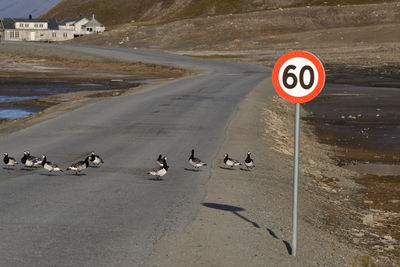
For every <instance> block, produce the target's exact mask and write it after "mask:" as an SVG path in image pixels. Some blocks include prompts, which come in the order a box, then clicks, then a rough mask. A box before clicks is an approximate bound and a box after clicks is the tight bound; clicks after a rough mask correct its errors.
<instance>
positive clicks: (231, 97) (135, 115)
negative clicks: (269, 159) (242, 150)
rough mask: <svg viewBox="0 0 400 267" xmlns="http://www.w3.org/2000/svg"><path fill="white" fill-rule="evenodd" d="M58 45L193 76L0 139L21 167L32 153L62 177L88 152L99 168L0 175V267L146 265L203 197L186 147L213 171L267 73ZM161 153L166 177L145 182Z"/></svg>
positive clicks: (202, 179) (201, 179) (200, 177)
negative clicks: (99, 160) (241, 107)
mask: <svg viewBox="0 0 400 267" xmlns="http://www.w3.org/2000/svg"><path fill="white" fill-rule="evenodd" d="M58 47H59V49H67V50H69V51H71V52H78V51H79V52H80V53H88V54H92V55H101V56H102V57H108V58H113V59H116V60H118V59H123V60H132V61H142V62H153V63H163V64H168V65H173V66H180V67H184V68H188V69H192V70H195V71H197V72H198V74H196V75H194V76H191V77H187V78H183V79H179V80H174V81H170V82H167V83H164V84H163V85H160V86H152V87H151V86H150V87H151V88H149V89H147V90H144V91H142V92H139V93H134V94H130V95H123V96H121V97H115V98H109V99H106V100H104V101H100V102H97V103H94V104H91V105H88V106H85V107H82V108H80V109H78V110H75V111H73V112H69V113H66V114H64V115H62V116H59V117H57V118H55V119H52V120H49V121H46V122H43V123H40V124H37V125H34V126H32V127H29V128H26V129H24V130H21V131H19V132H16V133H14V134H11V135H9V136H6V137H4V138H2V139H0V147H1V151H3V152H5V151H7V152H8V153H9V154H10V155H13V156H15V157H17V158H18V160H19V159H20V158H21V157H22V152H23V151H24V150H30V151H31V153H32V154H34V155H41V154H46V155H47V158H48V160H50V161H54V162H55V163H57V164H58V165H59V166H61V167H62V168H63V169H64V170H65V168H66V167H67V166H68V164H70V163H72V162H74V161H77V160H81V159H83V158H84V157H85V156H86V155H88V154H89V153H90V152H91V151H96V152H97V153H98V154H99V155H101V156H102V157H103V159H104V160H105V164H104V165H103V166H101V167H100V168H89V169H87V170H86V171H84V175H82V176H79V177H77V176H75V175H72V174H73V173H66V172H64V173H57V175H55V176H47V173H46V172H45V171H44V170H43V169H38V170H34V171H24V170H20V167H17V168H16V170H15V171H7V170H4V169H0V173H1V178H0V240H1V241H0V266H136V265H145V262H146V258H147V257H148V255H149V254H150V253H151V251H152V248H153V246H154V244H155V242H156V241H157V240H158V239H159V238H160V237H161V236H162V235H163V234H165V233H166V232H167V231H171V230H172V229H175V228H176V227H182V226H184V225H185V224H186V223H187V222H188V221H190V219H191V218H193V216H194V214H195V213H196V209H197V207H198V206H199V203H200V202H201V200H202V197H203V195H204V185H205V183H206V182H207V179H208V178H209V175H210V173H209V171H208V170H209V169H208V168H204V169H203V170H202V171H200V172H193V171H190V170H188V169H190V167H191V166H190V165H189V164H188V163H187V159H188V157H189V156H190V151H191V149H192V148H193V149H195V152H196V156H198V157H200V158H201V159H202V160H204V161H206V162H208V163H209V164H211V161H212V159H213V158H214V157H215V155H216V153H217V151H218V148H219V146H220V144H221V142H222V140H223V138H224V133H225V128H226V126H227V124H228V123H229V121H230V119H231V118H232V116H233V115H234V113H235V110H236V107H237V105H238V104H239V103H240V101H241V100H242V99H243V97H244V96H245V95H246V94H247V93H248V92H249V91H250V90H251V89H252V88H253V87H254V86H255V85H257V84H258V83H259V82H260V81H261V80H263V79H264V78H266V77H267V76H268V75H270V71H268V70H267V69H265V68H262V67H257V66H250V65H244V64H235V63H228V62H220V61H208V60H203V59H195V58H188V57H181V56H177V55H171V54H163V53H157V52H151V51H140V50H128V49H112V48H94V47H80V46H60V45H58ZM239 112H240V111H239ZM251 119H252V118H249V120H251ZM243 131H245V129H243ZM243 142H246V140H243ZM160 153H162V154H163V155H164V154H166V155H167V156H168V162H169V165H170V170H169V172H168V174H167V175H166V176H165V177H164V180H162V181H154V180H150V179H149V178H151V177H149V176H148V175H147V172H148V171H149V170H151V169H152V168H153V167H155V166H156V165H155V160H156V158H157V156H158V154H160Z"/></svg>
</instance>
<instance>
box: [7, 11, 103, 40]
mask: <svg viewBox="0 0 400 267" xmlns="http://www.w3.org/2000/svg"><path fill="white" fill-rule="evenodd" d="M104 31H105V27H104V25H103V24H101V23H100V22H99V21H97V20H96V19H95V17H94V14H93V15H92V19H91V20H88V19H86V18H78V19H67V20H64V21H63V22H61V23H60V24H58V23H57V21H56V20H55V19H33V18H32V16H29V18H28V19H26V18H25V19H24V18H0V40H7V41H42V42H53V41H65V40H70V39H73V38H74V37H78V36H82V35H85V34H92V33H99V32H104Z"/></svg>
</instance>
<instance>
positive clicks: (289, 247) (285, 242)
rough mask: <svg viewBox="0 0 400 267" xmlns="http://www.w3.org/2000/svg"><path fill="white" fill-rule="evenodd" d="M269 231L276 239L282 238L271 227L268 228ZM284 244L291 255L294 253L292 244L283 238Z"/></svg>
mask: <svg viewBox="0 0 400 267" xmlns="http://www.w3.org/2000/svg"><path fill="white" fill-rule="evenodd" d="M267 231H268V233H269V234H270V235H271V236H272V237H273V238H275V239H277V240H280V238H279V237H278V236H277V235H276V234H275V233H274V231H272V230H271V229H269V228H267ZM282 242H283V244H285V246H286V250H287V252H288V254H289V255H292V246H291V245H290V244H289V242H287V241H286V240H282Z"/></svg>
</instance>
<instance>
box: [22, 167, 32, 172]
mask: <svg viewBox="0 0 400 267" xmlns="http://www.w3.org/2000/svg"><path fill="white" fill-rule="evenodd" d="M20 170H21V171H25V172H31V171H33V170H35V169H33V168H25V167H24V168H21V169H20Z"/></svg>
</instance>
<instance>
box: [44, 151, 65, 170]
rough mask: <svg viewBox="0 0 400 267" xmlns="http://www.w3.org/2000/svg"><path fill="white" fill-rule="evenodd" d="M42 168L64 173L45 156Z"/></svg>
mask: <svg viewBox="0 0 400 267" xmlns="http://www.w3.org/2000/svg"><path fill="white" fill-rule="evenodd" d="M42 166H43V168H44V169H45V170H48V171H49V172H53V171H54V172H62V170H61V169H60V168H59V167H58V166H57V164H54V163H52V162H50V161H47V157H46V156H45V155H42Z"/></svg>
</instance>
